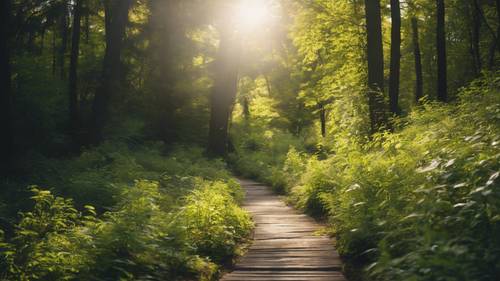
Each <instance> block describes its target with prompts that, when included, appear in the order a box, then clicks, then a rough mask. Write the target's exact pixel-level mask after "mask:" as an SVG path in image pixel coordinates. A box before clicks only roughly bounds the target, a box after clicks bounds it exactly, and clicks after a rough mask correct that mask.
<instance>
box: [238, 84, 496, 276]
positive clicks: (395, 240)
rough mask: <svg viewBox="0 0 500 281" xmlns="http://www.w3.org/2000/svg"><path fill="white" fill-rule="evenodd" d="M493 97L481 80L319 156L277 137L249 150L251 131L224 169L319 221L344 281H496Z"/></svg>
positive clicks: (334, 141) (338, 141)
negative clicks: (271, 189) (333, 245)
mask: <svg viewBox="0 0 500 281" xmlns="http://www.w3.org/2000/svg"><path fill="white" fill-rule="evenodd" d="M499 89H500V79H499V78H497V77H486V78H483V79H479V80H477V81H475V82H474V83H472V84H471V85H470V86H468V87H466V88H464V89H463V90H461V92H460V94H459V100H458V101H457V102H456V103H453V104H449V105H443V104H439V103H434V102H425V103H424V105H422V106H421V107H420V108H418V109H417V110H415V111H413V112H412V113H411V114H410V115H409V116H407V117H404V118H401V119H397V120H395V127H396V128H395V130H394V132H392V133H391V132H386V133H383V134H380V135H377V136H375V137H374V138H373V139H372V140H367V139H356V138H353V136H349V137H346V136H345V135H343V134H338V135H335V136H332V137H330V140H329V143H331V145H330V147H329V151H328V155H327V156H324V155H318V153H316V154H314V153H310V152H308V151H307V150H306V149H304V147H305V145H304V144H303V142H300V141H298V139H294V140H293V141H289V140H288V139H293V137H292V136H291V135H290V134H287V133H284V132H278V130H276V131H277V132H276V133H274V135H273V136H269V137H268V139H267V140H266V141H265V142H261V141H260V140H259V141H255V140H253V139H254V138H255V136H257V135H260V137H259V138H262V136H265V134H264V133H261V134H259V133H258V127H256V126H254V127H253V130H254V131H253V133H252V134H250V135H248V134H247V135H245V136H244V137H241V138H239V139H238V143H239V146H238V154H235V155H233V156H232V163H233V164H234V165H235V167H236V168H237V169H238V170H239V171H240V172H241V173H243V174H245V175H248V176H254V177H257V178H259V179H261V180H264V181H266V182H268V183H270V184H272V185H273V186H278V187H280V189H281V190H282V191H284V192H286V193H287V194H288V195H289V196H288V197H289V198H290V201H292V202H293V203H294V204H295V205H296V206H298V207H300V208H302V209H303V210H305V211H306V212H308V213H311V214H313V215H316V216H320V217H326V218H328V221H329V223H330V230H331V232H332V234H333V235H335V236H336V238H337V248H338V250H339V252H340V253H341V255H342V256H343V257H344V260H345V261H346V262H347V266H346V271H347V273H349V275H350V276H351V277H352V280H358V279H359V280H405V281H407V280H415V281H417V280H418V281H420V280H422V281H423V280H429V281H436V280H457V281H458V280H474V281H478V280H485V281H486V280H488V281H493V280H497V278H498V276H500V189H499V187H500V185H499V179H498V178H499V175H500V164H499V163H500V159H499V158H500V92H499ZM240 126H243V125H240ZM245 126H248V124H246V125H245ZM237 130H238V129H237ZM268 130H272V129H268ZM268 135H269V134H268ZM283 135H286V136H287V137H283ZM235 136H236V137H237V138H238V134H235ZM252 142H258V143H261V146H259V147H257V148H251V149H249V146H248V145H247V143H252ZM297 142H299V145H297ZM325 142H327V141H325ZM277 147H279V149H278V150H277V149H276V148H277Z"/></svg>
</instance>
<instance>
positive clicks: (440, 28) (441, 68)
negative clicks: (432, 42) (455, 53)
mask: <svg viewBox="0 0 500 281" xmlns="http://www.w3.org/2000/svg"><path fill="white" fill-rule="evenodd" d="M436 7H437V26H436V46H437V85H438V87H437V91H438V92H437V99H438V100H439V101H441V102H447V101H448V85H447V81H448V79H447V62H446V31H445V4H444V0H436Z"/></svg>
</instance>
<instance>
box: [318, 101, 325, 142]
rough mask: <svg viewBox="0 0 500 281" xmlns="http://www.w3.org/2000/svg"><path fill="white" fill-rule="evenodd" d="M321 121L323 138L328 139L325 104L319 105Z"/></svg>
mask: <svg viewBox="0 0 500 281" xmlns="http://www.w3.org/2000/svg"><path fill="white" fill-rule="evenodd" d="M319 121H320V125H321V136H322V137H326V108H325V104H324V103H322V102H321V103H319Z"/></svg>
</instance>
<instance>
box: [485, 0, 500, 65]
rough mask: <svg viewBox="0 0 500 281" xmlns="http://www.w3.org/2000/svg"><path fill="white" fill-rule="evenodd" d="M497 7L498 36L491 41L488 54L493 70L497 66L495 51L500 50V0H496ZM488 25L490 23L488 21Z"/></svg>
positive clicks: (489, 63)
mask: <svg viewBox="0 0 500 281" xmlns="http://www.w3.org/2000/svg"><path fill="white" fill-rule="evenodd" d="M495 2H496V8H497V21H498V23H497V32H496V36H493V37H494V38H493V41H492V42H491V47H490V50H489V54H488V68H489V69H490V70H493V68H494V67H495V53H496V52H497V51H498V52H500V0H496V1H495ZM486 25H488V24H487V23H486Z"/></svg>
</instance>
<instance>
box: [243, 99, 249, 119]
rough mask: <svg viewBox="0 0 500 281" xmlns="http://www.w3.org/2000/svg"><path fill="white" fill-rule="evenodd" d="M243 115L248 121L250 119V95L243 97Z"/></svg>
mask: <svg viewBox="0 0 500 281" xmlns="http://www.w3.org/2000/svg"><path fill="white" fill-rule="evenodd" d="M243 116H244V117H245V120H247V121H248V120H249V119H250V101H249V98H248V97H243Z"/></svg>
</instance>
